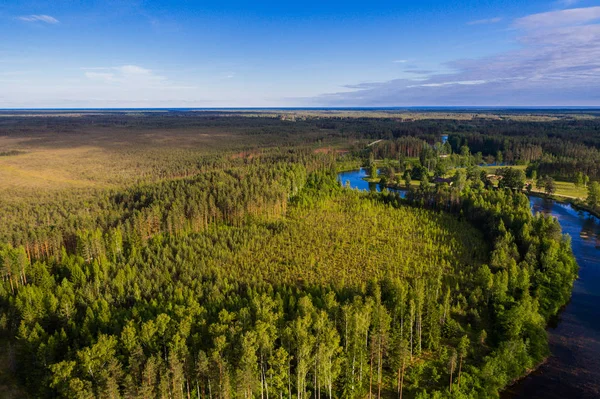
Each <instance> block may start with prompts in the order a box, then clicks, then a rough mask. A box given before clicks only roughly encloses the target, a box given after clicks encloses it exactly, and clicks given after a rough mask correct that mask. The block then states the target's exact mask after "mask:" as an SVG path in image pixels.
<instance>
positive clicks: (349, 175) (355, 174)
mask: <svg viewBox="0 0 600 399" xmlns="http://www.w3.org/2000/svg"><path fill="white" fill-rule="evenodd" d="M367 176H368V174H367V171H366V170H365V169H362V168H361V169H359V170H353V171H350V172H342V173H339V174H338V181H339V182H340V183H341V184H342V185H346V184H347V183H349V184H350V187H351V188H353V189H357V190H362V191H377V192H381V191H382V190H383V189H385V187H384V186H382V185H381V184H376V183H369V182H368V181H366V180H364V178H365V177H367ZM387 190H389V191H392V192H395V193H398V194H400V197H402V198H404V196H406V190H396V189H393V188H388V189H387Z"/></svg>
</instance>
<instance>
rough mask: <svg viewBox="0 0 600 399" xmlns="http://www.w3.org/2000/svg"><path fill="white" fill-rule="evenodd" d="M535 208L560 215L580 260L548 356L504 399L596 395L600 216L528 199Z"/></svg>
mask: <svg viewBox="0 0 600 399" xmlns="http://www.w3.org/2000/svg"><path fill="white" fill-rule="evenodd" d="M530 202H531V208H532V210H533V212H543V213H545V214H550V215H552V216H554V217H556V218H557V219H558V221H559V222H560V225H561V227H562V230H563V233H566V234H569V235H570V236H571V245H572V247H573V253H574V254H575V258H576V259H577V263H578V264H579V268H580V269H579V280H577V281H576V282H575V286H574V288H573V296H572V298H571V302H570V303H569V304H568V305H567V307H566V308H565V310H564V311H563V312H562V313H561V314H560V321H559V323H558V325H557V326H556V327H551V328H549V330H548V336H549V340H550V349H551V351H552V356H551V357H550V359H549V360H548V362H547V363H545V364H544V365H542V366H541V367H540V368H539V369H538V370H536V371H535V372H534V373H532V374H531V375H529V376H528V377H527V378H525V379H523V380H522V381H520V382H519V383H518V384H516V385H515V386H513V387H511V388H510V389H509V390H507V392H505V393H504V395H502V396H503V398H561V399H564V398H600V245H599V244H600V220H598V218H596V217H594V216H592V215H590V214H589V213H588V212H582V211H578V210H576V209H574V208H573V207H571V206H570V205H566V204H560V203H555V202H554V201H548V200H546V199H543V198H537V197H531V198H530Z"/></svg>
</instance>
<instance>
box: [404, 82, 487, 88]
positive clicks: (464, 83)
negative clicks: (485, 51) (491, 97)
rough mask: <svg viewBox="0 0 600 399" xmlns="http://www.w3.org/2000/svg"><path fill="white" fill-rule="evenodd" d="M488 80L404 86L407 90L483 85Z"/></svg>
mask: <svg viewBox="0 0 600 399" xmlns="http://www.w3.org/2000/svg"><path fill="white" fill-rule="evenodd" d="M488 82H489V81H488V80H459V81H456V82H440V83H424V84H421V85H410V86H406V87H407V88H412V87H442V86H451V85H467V86H471V85H482V84H484V83H488Z"/></svg>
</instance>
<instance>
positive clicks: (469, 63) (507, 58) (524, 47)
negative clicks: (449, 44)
mask: <svg viewBox="0 0 600 399" xmlns="http://www.w3.org/2000/svg"><path fill="white" fill-rule="evenodd" d="M599 19H600V7H588V8H577V9H569V10H562V11H553V12H547V13H540V14H534V15H529V16H526V17H523V18H519V19H517V20H515V21H514V22H513V24H512V27H513V28H514V29H517V31H518V41H519V45H520V48H519V49H518V50H513V51H510V52H505V53H501V54H498V55H495V56H491V57H487V58H481V59H464V60H457V61H454V62H451V63H449V64H448V65H447V67H449V68H451V70H455V71H457V72H456V73H451V74H438V75H429V77H428V78H426V79H425V80H423V79H419V80H412V79H396V80H392V81H387V82H377V83H362V84H359V85H351V86H347V88H350V89H353V90H352V91H346V92H340V93H333V94H325V95H323V96H320V97H318V98H316V99H314V103H315V104H321V105H339V106H366V105H369V106H395V105H398V106H408V105H490V106H494V105H547V106H550V105H600V23H598V20H599ZM475 22H478V21H475ZM481 23H483V22H481Z"/></svg>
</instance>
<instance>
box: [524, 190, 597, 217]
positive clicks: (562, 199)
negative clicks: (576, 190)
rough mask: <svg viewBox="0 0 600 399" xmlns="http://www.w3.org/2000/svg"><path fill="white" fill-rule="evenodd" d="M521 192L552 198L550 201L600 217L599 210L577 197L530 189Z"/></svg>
mask: <svg viewBox="0 0 600 399" xmlns="http://www.w3.org/2000/svg"><path fill="white" fill-rule="evenodd" d="M523 193H524V194H527V195H529V196H531V197H537V198H543V199H549V200H552V201H555V202H558V203H561V204H569V205H571V206H572V207H573V208H574V209H576V210H578V211H583V212H588V213H589V214H590V215H592V216H595V217H597V218H599V219H600V211H598V210H595V209H592V208H591V207H590V206H588V205H586V204H585V203H584V202H583V201H582V200H580V199H579V198H574V197H568V196H564V195H560V194H553V195H551V196H548V195H546V194H544V193H542V192H539V191H531V192H527V191H523Z"/></svg>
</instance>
